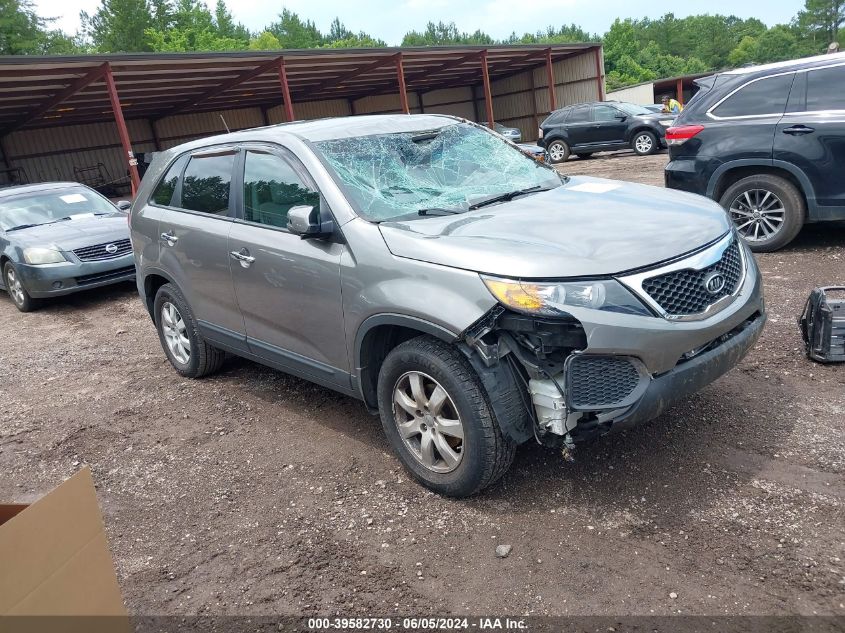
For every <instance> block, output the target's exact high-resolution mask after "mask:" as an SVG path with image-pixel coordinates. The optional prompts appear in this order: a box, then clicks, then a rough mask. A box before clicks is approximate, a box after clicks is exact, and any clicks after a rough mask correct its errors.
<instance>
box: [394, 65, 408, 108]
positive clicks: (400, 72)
mask: <svg viewBox="0 0 845 633" xmlns="http://www.w3.org/2000/svg"><path fill="white" fill-rule="evenodd" d="M396 77H397V78H398V80H399V103H400V105H401V106H402V112H404V113H405V114H411V109H410V108H409V107H408V90H407V89H406V88H405V69H404V67H403V66H402V53H399V54H398V55H397V56H396Z"/></svg>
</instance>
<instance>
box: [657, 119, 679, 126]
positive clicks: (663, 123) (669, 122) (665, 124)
mask: <svg viewBox="0 0 845 633" xmlns="http://www.w3.org/2000/svg"><path fill="white" fill-rule="evenodd" d="M674 122H675V120H674V119H664V120H663V121H661V122H660V125H662V126H663V127H670V126H671V125H672V124H673V123H674Z"/></svg>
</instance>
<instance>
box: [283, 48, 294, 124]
mask: <svg viewBox="0 0 845 633" xmlns="http://www.w3.org/2000/svg"><path fill="white" fill-rule="evenodd" d="M279 81H281V82H282V97H283V98H284V100H285V118H286V119H287V120H288V123H289V122H291V121H294V120H296V117H294V115H293V102H292V101H291V100H290V86H288V71H287V69H286V68H285V58H284V57H280V58H279Z"/></svg>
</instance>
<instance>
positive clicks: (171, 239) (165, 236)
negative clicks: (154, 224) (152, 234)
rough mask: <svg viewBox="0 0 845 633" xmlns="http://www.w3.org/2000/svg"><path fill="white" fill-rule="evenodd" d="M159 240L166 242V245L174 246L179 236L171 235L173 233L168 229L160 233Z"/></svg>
mask: <svg viewBox="0 0 845 633" xmlns="http://www.w3.org/2000/svg"><path fill="white" fill-rule="evenodd" d="M161 241H162V242H167V245H168V246H174V245H175V244H176V242H178V241H179V238H178V237H176V236H175V235H173V233H171V232H169V231H168V232H167V233H162V234H161Z"/></svg>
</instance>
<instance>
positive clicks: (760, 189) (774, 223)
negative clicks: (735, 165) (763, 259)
mask: <svg viewBox="0 0 845 633" xmlns="http://www.w3.org/2000/svg"><path fill="white" fill-rule="evenodd" d="M719 204H721V205H722V206H723V207H724V208H725V209H726V210H727V211H728V214H729V215H730V216H731V220H733V223H734V226H736V230H737V232H738V233H739V234H740V236H741V237H742V238H743V239H744V240H745V241H746V242H747V243H748V246H749V247H750V248H751V250H752V251H755V252H757V253H769V252H771V251H776V250H778V249H781V248H783V247H784V246H786V245H787V244H789V243H790V242H791V241H792V240H794V239H795V236H796V235H798V233H799V232H800V231H801V227H802V226H804V217H805V215H806V205H805V204H804V198H803V196H802V195H801V192H799V191H798V189H797V188H796V187H795V185H793V184H792V183H791V182H789V181H788V180H786V179H785V178H781V177H780V176H775V175H772V174H760V175H759V176H749V177H747V178H743V179H742V180H738V181H737V182H735V183H734V184H732V185H731V186H730V187H728V188H727V190H726V191H725V193H724V194H723V195H722V197H721V199H720V200H719Z"/></svg>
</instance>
